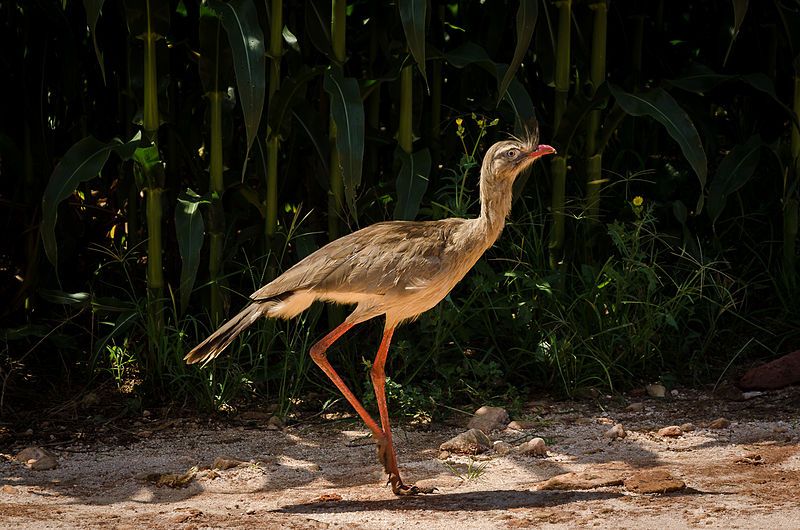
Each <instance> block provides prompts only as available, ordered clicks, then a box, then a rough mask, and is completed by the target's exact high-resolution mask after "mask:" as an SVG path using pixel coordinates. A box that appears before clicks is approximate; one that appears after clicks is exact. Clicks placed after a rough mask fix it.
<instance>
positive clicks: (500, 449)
mask: <svg viewBox="0 0 800 530" xmlns="http://www.w3.org/2000/svg"><path fill="white" fill-rule="evenodd" d="M493 448H494V452H495V453H497V454H498V455H505V454H508V453H509V452H510V451H511V450H512V449H513V447H511V444H510V443H508V442H506V441H503V440H497V441H496V442H495V443H494V446H493ZM448 456H449V455H448Z"/></svg>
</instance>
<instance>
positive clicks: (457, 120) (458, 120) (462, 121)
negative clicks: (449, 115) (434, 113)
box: [456, 118, 464, 127]
mask: <svg viewBox="0 0 800 530" xmlns="http://www.w3.org/2000/svg"><path fill="white" fill-rule="evenodd" d="M462 123H464V120H463V119H461V118H456V125H458V126H459V127H461V124H462Z"/></svg>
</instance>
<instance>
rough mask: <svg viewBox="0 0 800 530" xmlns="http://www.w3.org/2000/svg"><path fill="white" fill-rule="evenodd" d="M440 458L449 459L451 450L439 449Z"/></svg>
mask: <svg viewBox="0 0 800 530" xmlns="http://www.w3.org/2000/svg"><path fill="white" fill-rule="evenodd" d="M438 458H439V460H447V459H448V458H450V451H439V457H438Z"/></svg>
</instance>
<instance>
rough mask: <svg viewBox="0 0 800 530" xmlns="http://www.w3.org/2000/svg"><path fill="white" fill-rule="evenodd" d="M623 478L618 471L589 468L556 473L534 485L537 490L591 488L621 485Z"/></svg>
mask: <svg viewBox="0 0 800 530" xmlns="http://www.w3.org/2000/svg"><path fill="white" fill-rule="evenodd" d="M623 481H624V479H623V476H622V473H621V472H620V471H613V470H595V471H593V470H589V471H581V472H580V473H564V474H562V475H556V476H555V477H551V478H549V479H547V480H545V481H543V482H540V483H539V484H538V485H536V486H535V489H537V490H559V491H563V490H591V489H595V488H605V487H608V486H621V485H622V483H623Z"/></svg>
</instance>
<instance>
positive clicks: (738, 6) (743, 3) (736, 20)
mask: <svg viewBox="0 0 800 530" xmlns="http://www.w3.org/2000/svg"><path fill="white" fill-rule="evenodd" d="M732 2H733V33H731V42H730V44H728V51H726V52H725V59H723V61H722V67H723V68H724V67H725V65H726V64H728V57H729V56H730V54H731V50H732V49H733V43H734V41H736V37H737V36H738V35H739V30H741V29H742V22H744V16H745V15H746V14H747V4H748V3H749V0H732Z"/></svg>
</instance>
